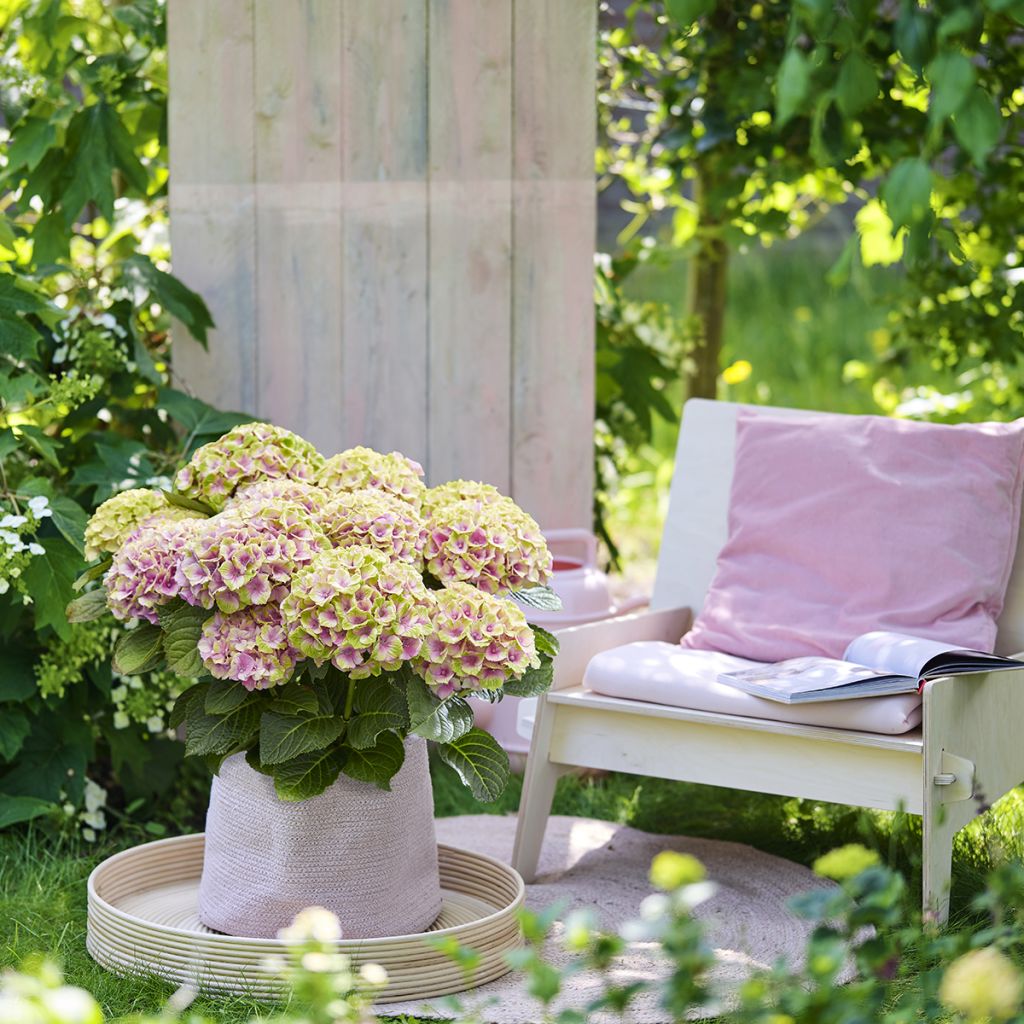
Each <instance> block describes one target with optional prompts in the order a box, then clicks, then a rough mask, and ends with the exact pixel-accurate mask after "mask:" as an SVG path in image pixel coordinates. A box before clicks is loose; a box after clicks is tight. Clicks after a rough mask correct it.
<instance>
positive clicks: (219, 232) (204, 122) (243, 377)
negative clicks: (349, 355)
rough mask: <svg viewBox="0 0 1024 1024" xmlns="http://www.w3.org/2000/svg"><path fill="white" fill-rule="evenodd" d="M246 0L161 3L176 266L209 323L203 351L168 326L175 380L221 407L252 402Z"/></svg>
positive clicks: (249, 3)
mask: <svg viewBox="0 0 1024 1024" xmlns="http://www.w3.org/2000/svg"><path fill="white" fill-rule="evenodd" d="M252 26H253V0H218V2H217V3H213V4H211V3H208V2H207V0H171V3H169V4H168V12H167V37H168V53H169V59H168V74H169V91H170V96H171V102H170V104H169V111H168V139H169V148H170V204H171V208H172V210H173V216H172V217H171V244H172V249H173V254H174V270H175V272H176V273H177V274H178V276H179V277H181V278H182V280H183V281H184V282H185V284H187V285H189V287H191V288H193V289H195V290H196V291H198V292H199V293H200V294H201V295H202V296H203V298H204V299H205V300H206V302H207V304H208V305H209V307H210V310H211V312H212V313H213V318H214V320H215V322H216V324H217V329H216V331H214V332H212V333H211V335H210V338H209V351H204V350H203V349H202V348H201V347H200V346H199V345H198V344H197V343H196V342H194V341H193V340H192V339H191V338H190V337H189V336H188V332H187V331H185V329H184V328H183V327H181V326H180V325H179V326H178V328H177V330H176V331H175V346H174V371H175V375H176V380H180V381H182V382H184V383H185V384H186V386H188V387H191V388H194V389H195V391H196V392H197V393H199V394H201V395H202V397H203V398H205V399H206V400H207V401H209V402H212V403H214V404H215V405H218V406H220V407H222V408H226V409H245V410H253V409H255V408H256V407H257V403H258V398H257V395H258V386H257V379H256V353H255V351H254V349H253V346H252V339H253V338H254V337H255V331H256V314H255V292H256V277H255V261H256V230H255V195H254V189H253V152H254V138H253V116H252V96H253V28H252Z"/></svg>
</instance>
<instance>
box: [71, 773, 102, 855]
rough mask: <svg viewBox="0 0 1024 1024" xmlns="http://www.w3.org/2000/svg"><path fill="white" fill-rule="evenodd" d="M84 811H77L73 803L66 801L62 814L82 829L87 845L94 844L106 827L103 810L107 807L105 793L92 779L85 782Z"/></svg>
mask: <svg viewBox="0 0 1024 1024" xmlns="http://www.w3.org/2000/svg"><path fill="white" fill-rule="evenodd" d="M84 799H85V809H84V810H79V809H78V808H77V807H75V805H74V804H73V803H71V802H70V801H68V802H67V803H65V804H64V813H65V814H66V815H67V816H68V817H69V818H74V819H75V821H76V823H77V824H78V825H79V826H80V827H81V829H82V838H83V839H84V840H85V841H86V842H87V843H95V842H96V839H97V833H98V832H102V831H103V830H104V829H105V828H106V827H107V816H106V814H105V813H104V808H105V807H106V806H107V791H106V790H105V789H104V788H103V787H102V786H101V785H99V783H96V782H93V780H92V779H86V780H85V793H84Z"/></svg>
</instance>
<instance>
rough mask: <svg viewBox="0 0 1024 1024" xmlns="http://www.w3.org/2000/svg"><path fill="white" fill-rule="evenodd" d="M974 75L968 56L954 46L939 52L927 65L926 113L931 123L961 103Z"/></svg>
mask: <svg viewBox="0 0 1024 1024" xmlns="http://www.w3.org/2000/svg"><path fill="white" fill-rule="evenodd" d="M977 77H978V75H977V72H976V71H975V70H974V65H973V64H972V63H971V62H970V60H969V59H968V58H967V57H966V56H964V54H962V53H960V52H958V51H955V50H947V51H945V52H943V53H940V54H939V55H938V56H937V57H936V58H935V60H933V61H932V62H931V64H929V65H928V82H929V84H930V86H931V93H930V95H929V97H928V117H929V119H930V120H931V122H932V123H933V124H934V123H936V122H938V121H942V120H943V119H944V118H947V117H951V116H952V115H953V114H955V113H956V112H957V111H958V110H959V109H960V108H961V107H962V106H963V105H964V103H965V102H966V101H967V97H968V96H970V94H971V90H972V89H973V88H974V83H975V81H976V80H977Z"/></svg>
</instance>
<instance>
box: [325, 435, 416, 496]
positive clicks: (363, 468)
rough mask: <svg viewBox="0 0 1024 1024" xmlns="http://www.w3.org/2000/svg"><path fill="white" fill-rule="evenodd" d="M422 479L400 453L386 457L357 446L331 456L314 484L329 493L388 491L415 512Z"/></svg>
mask: <svg viewBox="0 0 1024 1024" xmlns="http://www.w3.org/2000/svg"><path fill="white" fill-rule="evenodd" d="M422 477H423V467H422V466H421V465H420V464H419V463H418V462H414V461H413V460H412V459H407V458H406V457H405V456H404V455H403V454H402V453H401V452H389V453H388V454H387V455H385V454H383V453H382V452H375V451H374V450H373V449H372V448H363V447H362V446H359V447H357V448H349V449H348V450H347V451H343V452H340V453H339V454H338V455H332V456H331V458H329V459H328V460H327V461H326V462H325V463H324V465H323V468H322V469H321V470H320V472H319V473H318V474H317V477H316V482H317V484H318V485H319V486H320V487H325V488H327V489H328V490H331V491H359V490H362V489H363V488H364V487H372V488H374V489H376V490H379V491H387V492H388V493H389V494H393V495H394V496H395V497H396V498H401V499H402V501H406V502H408V503H409V504H410V505H412V506H413V508H415V509H417V510H418V509H419V507H420V503H421V501H422V500H423V493H424V491H425V490H426V485H425V484H424V483H423V479H422Z"/></svg>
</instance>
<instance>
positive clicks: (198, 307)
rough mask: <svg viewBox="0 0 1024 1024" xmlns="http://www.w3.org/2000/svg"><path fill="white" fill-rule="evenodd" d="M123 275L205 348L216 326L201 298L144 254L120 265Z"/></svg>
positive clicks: (137, 255) (137, 254)
mask: <svg viewBox="0 0 1024 1024" xmlns="http://www.w3.org/2000/svg"><path fill="white" fill-rule="evenodd" d="M121 274H122V276H123V277H124V279H125V281H126V283H128V284H132V285H136V286H138V287H139V288H143V289H145V290H146V291H148V292H149V295H150V297H151V298H152V299H154V300H155V301H157V302H159V303H160V305H161V306H163V307H164V309H166V310H167V312H168V313H170V314H171V316H173V317H174V318H175V319H176V320H179V321H181V323H182V324H183V325H184V326H185V328H186V330H187V331H188V332H189V334H191V335H192V337H193V338H195V339H196V341H198V342H199V344H200V345H202V346H203V348H205V347H206V332H207V331H208V330H210V329H211V328H212V327H213V326H214V324H213V317H212V316H211V315H210V310H209V308H208V307H207V305H206V303H205V302H204V301H203V299H202V297H201V296H199V295H197V294H196V293H195V292H194V291H192V290H191V289H189V288H186V287H185V285H184V284H182V283H181V281H179V280H178V279H177V278H176V277H174V276H173V275H171V274H168V273H166V272H165V271H163V270H161V269H160V268H159V267H157V266H156V265H155V264H154V263H153V261H152V260H151V259H150V258H149V257H148V256H146V255H144V254H142V253H136V254H135V255H134V256H129V257H128V258H127V259H126V260H125V261H124V262H123V263H122V264H121ZM172 415H173V414H172Z"/></svg>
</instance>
